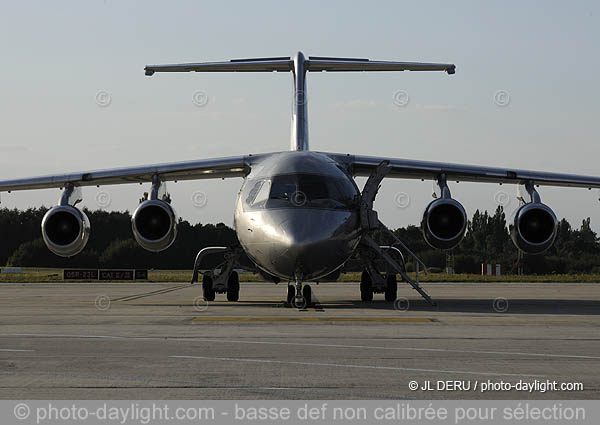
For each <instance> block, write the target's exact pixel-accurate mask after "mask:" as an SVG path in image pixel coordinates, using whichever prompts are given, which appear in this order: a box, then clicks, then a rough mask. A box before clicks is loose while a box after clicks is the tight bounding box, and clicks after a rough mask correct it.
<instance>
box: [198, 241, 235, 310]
mask: <svg viewBox="0 0 600 425" xmlns="http://www.w3.org/2000/svg"><path fill="white" fill-rule="evenodd" d="M242 252H243V251H242V248H241V247H233V248H227V247H221V246H217V247H208V248H204V249H201V250H200V252H199V253H198V255H197V256H196V261H195V263H194V273H193V276H192V282H191V283H192V284H193V283H194V282H197V281H198V277H199V274H200V273H202V275H203V276H202V294H203V295H204V299H205V300H206V301H214V300H215V297H216V294H227V301H238V300H239V299H240V278H239V275H238V273H237V272H236V271H235V270H234V267H235V265H236V264H237V263H238V260H239V258H240V256H241V255H242ZM215 253H223V254H224V256H225V261H223V262H222V263H221V264H219V265H218V266H217V267H215V268H214V269H212V270H208V271H206V272H200V270H199V269H200V263H201V262H202V259H203V258H204V257H205V256H207V255H209V254H215Z"/></svg>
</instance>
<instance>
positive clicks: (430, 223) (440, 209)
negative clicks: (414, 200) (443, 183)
mask: <svg viewBox="0 0 600 425" xmlns="http://www.w3.org/2000/svg"><path fill="white" fill-rule="evenodd" d="M421 228H422V230H423V237H424V238H425V241H427V243H428V244H429V245H431V246H432V247H434V248H437V249H452V248H454V247H455V246H456V245H458V244H459V243H460V241H461V240H462V239H463V237H464V236H465V231H466V229H467V213H466V212H465V209H464V208H463V206H462V205H461V203H460V202H458V201H457V200H455V199H452V198H439V199H435V200H433V201H431V202H430V203H429V205H427V208H425V212H424V213H423V220H422V222H421Z"/></svg>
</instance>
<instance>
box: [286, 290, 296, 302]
mask: <svg viewBox="0 0 600 425" xmlns="http://www.w3.org/2000/svg"><path fill="white" fill-rule="evenodd" d="M295 296H296V288H294V285H288V293H287V303H288V304H289V305H292V304H293V302H294V297H295Z"/></svg>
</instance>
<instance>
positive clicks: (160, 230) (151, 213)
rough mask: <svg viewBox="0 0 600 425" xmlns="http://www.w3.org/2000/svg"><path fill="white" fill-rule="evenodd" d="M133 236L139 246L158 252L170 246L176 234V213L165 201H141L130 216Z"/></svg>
mask: <svg viewBox="0 0 600 425" xmlns="http://www.w3.org/2000/svg"><path fill="white" fill-rule="evenodd" d="M131 227H132V229H133V236H134V237H135V240H136V241H137V243H138V244H140V246H141V247H142V248H144V249H146V250H148V251H153V252H158V251H163V250H165V249H167V248H168V247H170V246H171V245H172V244H173V242H174V241H175V237H176V236H177V214H176V213H175V210H174V209H173V207H171V205H169V204H168V203H167V202H164V201H161V200H158V199H151V200H148V201H144V202H142V203H141V204H140V205H139V206H138V207H137V208H136V210H135V211H134V213H133V216H132V217H131Z"/></svg>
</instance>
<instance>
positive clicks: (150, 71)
mask: <svg viewBox="0 0 600 425" xmlns="http://www.w3.org/2000/svg"><path fill="white" fill-rule="evenodd" d="M144 72H145V74H146V75H147V76H148V77H151V76H153V75H154V71H153V70H151V69H149V68H148V67H145V68H144Z"/></svg>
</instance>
